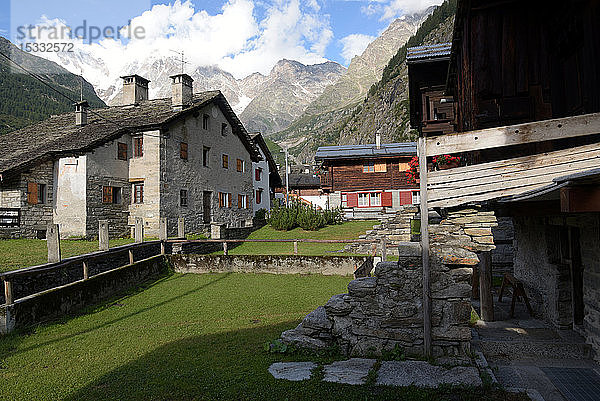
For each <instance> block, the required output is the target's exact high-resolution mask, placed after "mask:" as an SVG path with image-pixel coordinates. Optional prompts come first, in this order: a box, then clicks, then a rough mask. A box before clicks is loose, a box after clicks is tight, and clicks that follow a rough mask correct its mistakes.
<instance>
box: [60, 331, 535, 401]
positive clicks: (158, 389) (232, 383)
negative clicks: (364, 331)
mask: <svg viewBox="0 0 600 401" xmlns="http://www.w3.org/2000/svg"><path fill="white" fill-rule="evenodd" d="M296 323H297V322H296V321H290V322H285V323H280V324H276V325H271V326H261V327H254V328H247V329H240V330H236V331H231V332H224V333H220V334H210V335H201V336H194V337H189V338H186V339H184V340H179V341H174V342H172V343H169V344H166V345H164V346H162V347H159V348H157V349H155V350H153V351H151V352H149V353H147V354H145V355H143V356H142V357H140V358H139V359H137V360H134V361H132V362H130V363H128V364H126V365H123V366H121V367H119V368H118V369H115V370H113V371H111V372H110V373H108V374H106V375H104V376H102V377H101V378H99V379H97V380H96V381H95V382H93V383H91V384H89V385H87V386H85V387H83V388H80V389H78V390H77V392H75V393H74V394H72V395H70V396H68V397H66V398H64V400H65V401H87V400H90V401H91V400H120V399H127V400H311V401H319V400H343V401H351V400H428V401H429V400H483V399H485V400H504V399H506V400H524V398H521V397H513V396H512V395H507V394H505V393H502V392H498V391H493V392H490V391H487V390H484V389H472V388H450V387H448V388H443V389H437V390H432V389H420V388H415V387H406V388H395V387H385V386H374V385H371V386H368V385H363V386H351V385H343V384H336V383H327V382H323V381H321V380H320V379H319V378H318V377H317V378H312V379H310V380H306V381H302V382H290V381H287V380H276V379H274V378H273V377H272V376H271V374H270V373H269V372H268V368H269V366H270V365H271V364H272V363H273V362H278V361H284V360H310V357H308V356H307V355H274V354H270V353H267V352H266V351H264V349H263V346H264V344H265V343H266V342H268V341H270V340H272V339H274V338H277V337H278V336H279V334H280V333H281V332H282V331H283V330H286V329H289V328H290V327H294V326H295V324H296Z"/></svg>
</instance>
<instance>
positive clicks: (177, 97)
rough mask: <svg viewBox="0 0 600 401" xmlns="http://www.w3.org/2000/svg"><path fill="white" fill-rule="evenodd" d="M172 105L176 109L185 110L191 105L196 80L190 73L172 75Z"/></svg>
mask: <svg viewBox="0 0 600 401" xmlns="http://www.w3.org/2000/svg"><path fill="white" fill-rule="evenodd" d="M170 78H171V80H172V82H171V93H172V98H171V105H172V106H173V109H174V110H183V109H184V108H186V107H188V106H191V104H192V97H193V94H194V93H193V92H194V90H193V83H194V80H193V79H192V77H190V76H189V75H188V74H177V75H171V77H170Z"/></svg>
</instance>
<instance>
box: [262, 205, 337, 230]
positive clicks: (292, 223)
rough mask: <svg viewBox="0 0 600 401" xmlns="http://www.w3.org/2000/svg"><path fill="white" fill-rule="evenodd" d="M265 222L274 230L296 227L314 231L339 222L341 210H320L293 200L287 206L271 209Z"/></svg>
mask: <svg viewBox="0 0 600 401" xmlns="http://www.w3.org/2000/svg"><path fill="white" fill-rule="evenodd" d="M267 222H268V223H269V224H270V225H271V227H273V228H274V229H275V230H280V231H288V230H291V229H293V228H296V227H301V228H302V229H304V230H310V231H314V230H318V229H319V228H323V227H325V226H327V225H332V224H339V223H341V222H342V211H341V210H340V209H333V210H320V209H316V208H313V207H312V206H310V205H306V204H303V203H301V202H297V201H294V202H292V203H291V204H290V206H289V207H285V206H276V207H274V208H273V209H271V212H270V213H269V216H268V218H267Z"/></svg>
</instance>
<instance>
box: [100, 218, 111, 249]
mask: <svg viewBox="0 0 600 401" xmlns="http://www.w3.org/2000/svg"><path fill="white" fill-rule="evenodd" d="M108 248H109V247H108V220H98V249H100V250H101V251H108Z"/></svg>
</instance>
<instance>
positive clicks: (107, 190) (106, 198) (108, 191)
mask: <svg viewBox="0 0 600 401" xmlns="http://www.w3.org/2000/svg"><path fill="white" fill-rule="evenodd" d="M112 201H113V191H112V187H102V203H112Z"/></svg>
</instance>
